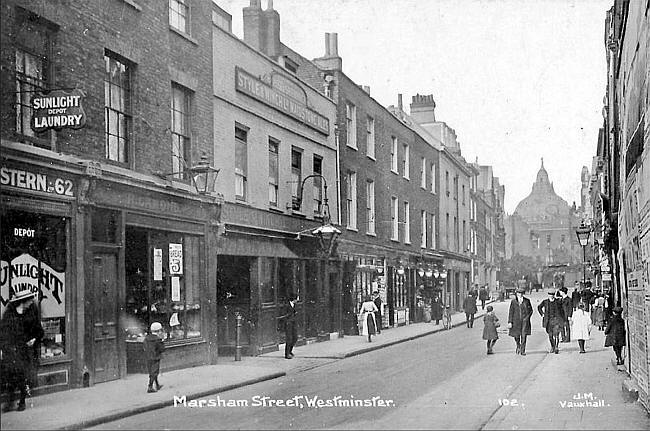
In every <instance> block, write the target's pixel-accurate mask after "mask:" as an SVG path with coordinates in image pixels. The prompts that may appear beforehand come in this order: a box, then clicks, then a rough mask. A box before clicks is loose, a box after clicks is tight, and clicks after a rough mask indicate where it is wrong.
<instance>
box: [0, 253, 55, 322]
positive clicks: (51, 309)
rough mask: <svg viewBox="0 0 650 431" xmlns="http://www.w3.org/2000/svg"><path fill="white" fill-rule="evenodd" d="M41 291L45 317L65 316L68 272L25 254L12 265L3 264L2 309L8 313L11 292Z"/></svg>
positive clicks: (0, 281)
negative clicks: (60, 270)
mask: <svg viewBox="0 0 650 431" xmlns="http://www.w3.org/2000/svg"><path fill="white" fill-rule="evenodd" d="M39 286H40V289H41V291H42V295H39V296H41V303H40V309H41V317H42V318H50V317H64V316H65V273H64V272H58V271H55V270H54V269H52V268H51V267H50V266H49V265H47V264H46V263H44V262H39V260H38V259H36V258H35V257H32V256H31V255H29V254H27V253H24V254H21V255H20V256H18V257H16V258H14V259H13V260H12V261H11V262H7V261H4V260H3V261H0V308H1V310H0V311H1V312H2V313H4V310H5V307H6V306H7V304H8V302H9V290H10V289H11V290H13V294H15V293H17V292H21V291H23V290H29V291H31V292H33V293H37V292H38V290H39Z"/></svg>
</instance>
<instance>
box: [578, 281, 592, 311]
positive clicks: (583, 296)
mask: <svg viewBox="0 0 650 431" xmlns="http://www.w3.org/2000/svg"><path fill="white" fill-rule="evenodd" d="M594 296H595V293H594V292H592V291H591V287H590V286H589V285H587V287H585V289H584V290H583V291H582V292H580V300H581V301H582V302H584V303H585V311H586V312H587V313H589V312H591V305H592V303H593V302H594Z"/></svg>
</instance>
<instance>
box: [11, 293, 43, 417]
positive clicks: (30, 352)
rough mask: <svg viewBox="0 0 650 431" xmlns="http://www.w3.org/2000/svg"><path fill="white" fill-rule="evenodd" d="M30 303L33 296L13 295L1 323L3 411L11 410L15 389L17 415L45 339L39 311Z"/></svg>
mask: <svg viewBox="0 0 650 431" xmlns="http://www.w3.org/2000/svg"><path fill="white" fill-rule="evenodd" d="M33 303H34V294H33V293H32V292H30V291H28V290H23V291H20V292H18V293H16V294H15V295H14V296H13V297H12V298H11V299H10V300H9V305H8V306H7V308H6V309H5V312H4V315H3V316H2V320H0V351H1V352H2V355H1V356H2V361H1V362H0V368H1V373H0V376H1V377H2V385H3V387H5V388H6V390H7V399H8V404H7V405H6V407H5V409H4V411H10V410H12V409H13V402H14V394H15V392H16V389H18V390H19V391H20V400H19V402H18V411H23V410H25V398H26V396H27V383H28V379H29V378H30V376H31V375H32V373H33V371H34V367H35V366H36V363H35V361H34V357H35V354H36V353H35V350H34V349H35V346H38V344H39V343H40V341H41V340H42V339H43V335H44V332H43V327H42V326H41V321H40V318H39V316H38V309H37V308H36V306H35V305H34V304H33Z"/></svg>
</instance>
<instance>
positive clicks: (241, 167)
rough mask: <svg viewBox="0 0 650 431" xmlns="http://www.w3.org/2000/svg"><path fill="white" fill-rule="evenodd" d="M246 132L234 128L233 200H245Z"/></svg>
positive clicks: (246, 168)
mask: <svg viewBox="0 0 650 431" xmlns="http://www.w3.org/2000/svg"><path fill="white" fill-rule="evenodd" d="M247 141H248V130H246V129H244V128H242V127H237V126H235V199H238V200H246V188H247V184H246V183H247V178H246V177H247V174H248V148H247Z"/></svg>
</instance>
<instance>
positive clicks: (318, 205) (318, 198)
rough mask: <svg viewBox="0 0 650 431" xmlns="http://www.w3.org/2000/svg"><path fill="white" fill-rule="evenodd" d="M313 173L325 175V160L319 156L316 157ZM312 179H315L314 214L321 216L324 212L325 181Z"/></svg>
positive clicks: (316, 177) (317, 178)
mask: <svg viewBox="0 0 650 431" xmlns="http://www.w3.org/2000/svg"><path fill="white" fill-rule="evenodd" d="M313 173H314V174H315V175H323V158H322V157H320V156H317V155H314V160H313ZM312 178H313V179H314V205H313V206H314V214H321V213H322V212H323V179H322V178H321V177H319V176H315V177H312Z"/></svg>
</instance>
